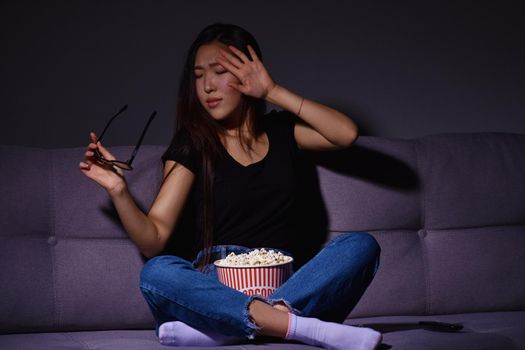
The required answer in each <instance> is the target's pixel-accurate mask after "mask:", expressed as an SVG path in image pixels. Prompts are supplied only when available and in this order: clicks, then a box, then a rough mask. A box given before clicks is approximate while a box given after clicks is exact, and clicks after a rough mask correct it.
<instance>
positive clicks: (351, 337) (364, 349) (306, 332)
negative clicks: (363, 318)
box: [286, 313, 382, 350]
mask: <svg viewBox="0 0 525 350" xmlns="http://www.w3.org/2000/svg"><path fill="white" fill-rule="evenodd" d="M288 317H289V321H288V332H287V333H286V339H289V340H297V341H300V342H302V343H306V344H310V345H319V346H322V347H323V348H325V349H330V350H372V349H374V348H375V347H376V346H377V345H378V344H380V343H381V340H382V336H381V333H379V332H376V331H374V330H373V329H370V328H361V327H353V326H347V325H343V324H339V323H332V322H324V321H321V320H319V319H317V318H309V317H300V316H297V315H294V314H292V313H288Z"/></svg>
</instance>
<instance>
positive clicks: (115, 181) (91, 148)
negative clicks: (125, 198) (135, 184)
mask: <svg viewBox="0 0 525 350" xmlns="http://www.w3.org/2000/svg"><path fill="white" fill-rule="evenodd" d="M90 137H91V143H90V144H89V145H88V149H87V151H86V153H85V159H84V161H83V162H80V164H79V168H80V171H82V172H83V173H84V175H86V176H87V177H89V178H90V179H92V180H94V181H95V182H97V183H98V184H99V185H100V186H102V187H103V188H104V189H105V190H106V191H108V192H109V193H110V194H111V193H116V192H118V191H120V190H122V189H124V188H125V187H126V181H125V179H124V173H123V171H122V169H119V168H117V167H115V166H111V165H106V164H102V163H101V162H97V161H96V160H95V159H94V155H95V150H97V149H98V151H99V152H100V154H101V155H102V156H103V157H104V158H106V159H107V160H114V159H115V157H114V156H113V155H112V154H111V153H110V152H109V151H108V150H107V149H106V148H105V147H104V146H102V144H101V143H100V142H98V143H97V135H95V133H94V132H91V133H90Z"/></svg>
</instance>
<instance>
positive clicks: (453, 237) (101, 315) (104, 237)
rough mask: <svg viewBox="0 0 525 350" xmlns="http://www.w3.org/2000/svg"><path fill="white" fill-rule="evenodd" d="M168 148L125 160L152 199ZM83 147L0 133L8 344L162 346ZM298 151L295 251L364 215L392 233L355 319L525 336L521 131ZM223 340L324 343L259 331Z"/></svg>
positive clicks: (314, 245)
mask: <svg viewBox="0 0 525 350" xmlns="http://www.w3.org/2000/svg"><path fill="white" fill-rule="evenodd" d="M112 149H113V151H114V153H115V154H116V155H117V156H120V157H122V158H126V157H127V156H128V155H129V152H130V151H131V148H130V147H113V148H112ZM163 150H164V147H161V146H144V147H143V148H142V149H141V150H140V152H139V154H138V156H137V158H136V160H135V162H136V170H134V171H132V172H131V173H129V176H128V182H129V185H130V188H131V191H132V192H133V194H134V195H135V196H136V198H137V200H138V202H139V205H140V206H141V207H143V208H144V209H147V208H149V206H150V204H151V202H152V200H153V198H154V196H155V194H156V191H157V186H158V184H159V181H160V175H161V171H160V169H161V162H160V155H161V153H162V152H163ZM83 152H84V149H83V148H71V149H54V150H45V149H36V148H25V147H17V146H1V147H0V159H1V163H0V170H1V171H0V186H1V187H0V198H1V202H0V218H1V221H0V222H1V228H0V263H1V264H0V278H1V282H2V288H1V289H0V296H1V299H0V300H1V303H0V330H1V333H2V335H0V349H24V350H27V349H141V350H149V349H165V348H166V347H165V346H162V345H160V344H159V343H158V341H157V339H156V337H155V334H154V331H153V319H152V317H151V315H150V312H149V310H148V308H147V306H146V303H145V301H144V300H143V298H142V295H141V293H140V291H139V288H138V284H139V280H138V279H139V272H140V270H141V267H142V265H143V263H144V260H143V258H142V257H141V255H140V254H139V253H138V251H137V250H136V248H135V247H134V246H133V245H132V243H131V242H130V240H129V239H128V238H127V236H126V234H125V232H124V231H123V229H122V227H121V225H120V223H119V220H118V217H117V216H116V214H115V211H114V209H113V207H112V204H111V202H110V201H109V199H108V197H107V195H106V193H105V192H104V191H103V190H102V189H101V188H99V187H98V186H97V185H96V184H95V183H93V182H91V181H90V180H88V179H87V178H86V177H84V176H83V175H82V174H81V173H80V171H79V170H78V162H79V161H80V160H81V158H82V154H83ZM300 166H301V167H302V172H303V174H304V183H302V184H301V186H303V191H302V196H303V198H302V199H301V200H300V203H301V205H302V206H303V207H302V208H301V210H300V213H301V214H300V215H299V216H298V218H299V219H301V220H300V222H301V224H302V225H304V227H305V228H304V230H303V231H301V232H303V236H304V238H303V239H301V244H302V245H303V251H305V252H306V253H305V255H304V256H302V257H298V260H300V259H303V261H305V260H307V259H308V258H309V256H311V254H313V253H315V251H316V250H317V249H319V246H320V244H322V243H324V242H326V241H327V240H328V239H330V238H332V237H335V236H337V235H338V234H340V233H341V232H344V231H355V230H362V231H368V232H370V233H371V234H373V235H374V236H375V237H376V238H377V240H378V242H379V244H380V245H381V248H382V256H381V266H380V268H379V270H378V272H377V275H376V278H375V279H374V281H373V282H372V284H371V285H370V287H369V288H368V289H367V291H366V292H365V294H364V296H363V298H362V299H361V300H360V302H359V304H358V305H357V306H356V308H355V309H354V310H353V311H352V313H351V314H350V315H349V317H348V319H347V321H346V322H347V323H348V324H352V325H361V324H364V325H367V326H369V327H373V328H375V329H378V330H380V331H382V332H383V333H384V336H383V344H382V345H381V349H389V348H392V349H396V350H397V349H524V348H525V135H519V134H503V133H475V134H444V135H435V136H430V137H425V138H421V139H416V140H397V139H387V138H380V137H364V136H363V137H360V138H359V140H358V141H357V143H356V145H355V146H354V147H352V148H351V149H349V150H345V151H340V152H334V153H310V154H308V155H306V156H305V161H304V163H302V164H300ZM326 232H328V234H326ZM420 321H442V322H449V323H460V324H461V325H462V326H463V329H462V330H461V331H458V332H438V331H435V330H429V329H425V327H424V326H422V325H421V324H420V323H419V322H420ZM225 348H231V349H252V348H260V349H308V348H314V347H310V346H306V345H303V344H298V343H285V342H279V341H277V340H274V339H269V338H263V339H260V340H258V341H257V342H256V343H254V344H247V345H246V344H245V345H237V346H230V347H225ZM192 349H195V348H192Z"/></svg>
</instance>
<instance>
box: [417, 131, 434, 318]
mask: <svg viewBox="0 0 525 350" xmlns="http://www.w3.org/2000/svg"><path fill="white" fill-rule="evenodd" d="M422 147H423V143H422V142H421V140H417V141H416V142H415V143H414V153H415V156H416V157H415V158H416V167H417V170H418V174H420V175H421V174H422V167H421V148H422ZM419 177H420V196H421V200H420V208H421V213H420V215H421V216H420V225H421V231H422V232H421V234H419V235H418V236H419V245H420V248H421V259H422V260H423V261H422V263H423V278H424V280H425V282H424V283H425V314H426V315H429V314H430V310H431V306H432V305H431V303H432V300H431V297H432V291H431V288H430V278H429V271H428V270H429V267H428V251H427V247H426V242H425V240H424V239H425V235H426V233H427V231H426V220H425V216H426V203H427V202H426V201H427V198H426V189H425V184H424V180H423V177H422V176H419Z"/></svg>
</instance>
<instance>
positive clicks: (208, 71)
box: [194, 42, 242, 121]
mask: <svg viewBox="0 0 525 350" xmlns="http://www.w3.org/2000/svg"><path fill="white" fill-rule="evenodd" d="M219 48H222V49H223V50H226V51H229V50H228V48H227V47H226V45H224V44H222V43H220V42H212V43H209V44H205V45H202V46H201V47H199V49H198V50H197V54H196V56H195V66H194V73H195V88H196V90H197V96H198V98H199V101H200V103H201V104H202V106H204V108H205V109H206V111H208V113H209V114H210V115H211V116H212V117H213V118H214V119H215V120H218V121H222V120H225V119H228V118H235V117H238V116H239V112H240V108H239V107H240V102H241V98H242V93H240V92H239V91H237V90H235V89H234V88H232V87H230V86H228V84H230V83H234V84H238V83H239V79H237V77H235V75H233V74H232V73H230V72H229V71H228V70H226V68H224V67H223V66H221V65H220V64H219V63H218V62H217V61H216V57H217V56H220V52H219Z"/></svg>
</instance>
